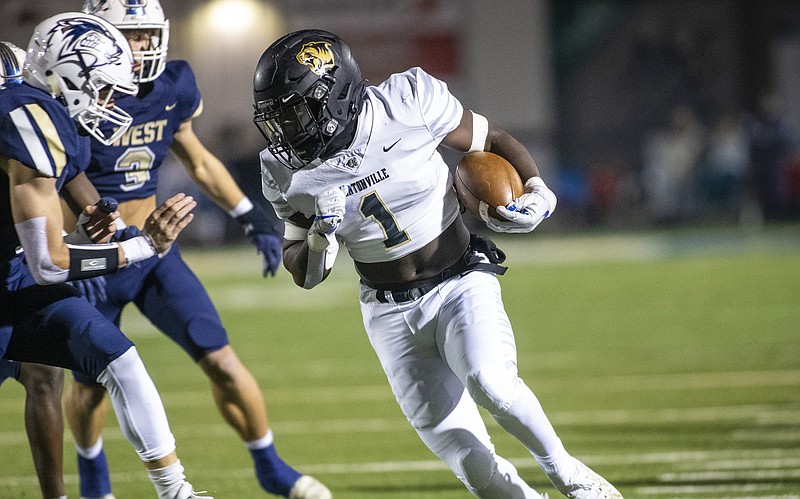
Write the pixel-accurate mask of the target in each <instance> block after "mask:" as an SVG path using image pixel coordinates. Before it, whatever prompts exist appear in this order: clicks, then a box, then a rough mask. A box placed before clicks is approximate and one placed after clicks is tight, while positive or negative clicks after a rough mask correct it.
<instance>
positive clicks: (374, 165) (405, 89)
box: [261, 68, 464, 263]
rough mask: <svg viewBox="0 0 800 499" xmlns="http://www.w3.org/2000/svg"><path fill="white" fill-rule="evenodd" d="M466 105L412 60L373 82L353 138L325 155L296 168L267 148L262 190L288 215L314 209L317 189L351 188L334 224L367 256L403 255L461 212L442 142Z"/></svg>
mask: <svg viewBox="0 0 800 499" xmlns="http://www.w3.org/2000/svg"><path fill="white" fill-rule="evenodd" d="M463 112H464V109H463V107H462V105H461V103H460V102H459V101H458V100H457V99H456V98H455V97H454V96H453V95H452V94H451V93H450V92H449V91H448V89H447V85H446V84H445V83H444V82H442V81H440V80H438V79H436V78H434V77H432V76H431V75H429V74H427V73H425V72H424V71H423V70H422V69H420V68H412V69H409V70H408V71H405V72H404V73H399V74H395V75H392V76H391V77H389V79H387V80H386V81H385V82H383V83H382V84H380V85H378V86H370V87H367V96H366V98H365V99H364V106H363V108H362V111H361V114H360V115H359V117H358V126H357V129H356V135H355V138H354V140H353V143H352V144H351V145H350V147H348V148H347V149H344V150H342V151H340V152H339V153H338V154H336V155H335V156H334V157H332V158H330V159H328V160H327V161H324V162H320V161H319V160H317V161H315V162H313V163H312V164H310V165H308V166H306V167H305V168H303V169H300V170H290V169H288V168H286V167H285V166H283V165H282V164H281V163H279V162H278V161H277V160H275V159H274V158H273V156H272V154H270V152H269V151H267V150H264V151H262V152H261V175H262V189H263V192H264V196H265V197H266V198H267V199H268V200H269V201H270V202H271V203H272V205H273V207H274V208H275V211H276V213H277V214H278V216H280V217H281V218H283V219H288V218H289V217H290V216H291V215H292V214H294V213H297V212H300V213H302V214H303V215H305V216H306V217H313V216H314V199H315V196H317V195H318V194H320V193H322V192H323V191H324V190H326V189H328V188H330V187H334V186H338V187H341V188H342V189H343V190H344V192H345V193H346V194H347V198H346V205H345V210H346V212H345V216H344V221H343V222H342V224H341V225H340V227H339V229H338V231H337V232H336V235H337V238H338V239H339V242H340V243H341V244H343V245H344V246H345V247H346V248H347V250H348V252H349V253H350V256H351V257H352V258H353V259H354V260H356V261H358V262H364V263H375V262H385V261H391V260H397V259H398V258H401V257H403V256H406V255H408V254H410V253H413V252H414V251H416V250H417V249H419V248H421V247H423V246H425V245H426V244H427V243H429V242H430V241H432V240H433V239H435V238H436V237H437V236H439V234H441V233H442V231H444V230H445V229H446V228H447V227H448V226H449V225H450V224H451V223H452V222H453V220H455V218H456V217H457V216H458V211H459V206H458V201H457V199H456V193H455V190H454V189H453V183H452V178H451V176H450V170H449V168H448V166H447V164H446V163H445V162H444V160H443V159H442V157H441V155H440V154H439V152H438V150H437V147H438V146H439V144H440V142H441V141H442V139H443V138H444V137H445V135H447V134H448V133H450V132H451V131H453V130H454V129H455V128H456V127H457V126H458V124H459V123H460V121H461V115H462V114H463Z"/></svg>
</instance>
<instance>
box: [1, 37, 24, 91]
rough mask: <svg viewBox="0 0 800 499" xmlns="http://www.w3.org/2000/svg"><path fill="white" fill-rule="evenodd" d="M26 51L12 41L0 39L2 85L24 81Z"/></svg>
mask: <svg viewBox="0 0 800 499" xmlns="http://www.w3.org/2000/svg"><path fill="white" fill-rule="evenodd" d="M24 64H25V51H24V50H22V49H21V48H19V47H17V46H16V45H14V44H13V43H11V42H2V41H0V85H4V84H6V83H22V66H23V65H24Z"/></svg>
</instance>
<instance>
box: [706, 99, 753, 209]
mask: <svg viewBox="0 0 800 499" xmlns="http://www.w3.org/2000/svg"><path fill="white" fill-rule="evenodd" d="M749 174H750V142H749V140H748V136H747V131H746V129H745V126H744V121H743V120H742V118H741V117H740V116H738V115H736V114H735V113H732V112H728V113H724V114H722V115H721V116H720V117H719V119H718V120H717V122H716V123H715V125H714V128H713V130H712V131H711V134H710V135H709V139H708V150H707V152H706V156H705V161H704V163H703V168H702V170H701V171H700V177H699V189H700V194H701V196H700V200H701V202H702V203H703V207H702V210H703V212H704V213H705V214H707V215H711V216H713V217H714V218H721V219H723V220H725V219H727V220H737V219H738V218H739V216H740V215H741V208H742V204H743V201H744V199H743V196H744V194H745V186H746V183H747V179H748V175H749Z"/></svg>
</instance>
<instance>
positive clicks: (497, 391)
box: [467, 368, 522, 414]
mask: <svg viewBox="0 0 800 499" xmlns="http://www.w3.org/2000/svg"><path fill="white" fill-rule="evenodd" d="M521 384H522V380H521V379H520V378H519V377H518V376H517V372H516V369H503V368H482V369H475V370H473V371H470V372H469V374H467V390H468V391H469V394H470V396H471V397H472V400H474V401H475V403H476V404H478V405H479V406H481V407H483V408H484V409H486V410H487V411H489V412H490V413H492V414H497V413H501V412H505V411H506V410H508V408H509V407H511V405H512V404H513V403H514V401H515V400H516V399H517V396H518V394H519V387H520V385H521Z"/></svg>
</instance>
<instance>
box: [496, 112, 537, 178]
mask: <svg viewBox="0 0 800 499" xmlns="http://www.w3.org/2000/svg"><path fill="white" fill-rule="evenodd" d="M486 150H487V151H489V152H492V153H495V154H497V155H499V156H502V157H503V158H505V159H507V160H508V162H509V163H511V164H512V165H513V166H514V168H515V169H516V170H517V171H518V172H519V175H520V178H522V181H523V182H525V181H526V180H528V179H529V178H531V177H538V176H539V167H538V166H537V165H536V161H534V159H533V157H532V156H531V154H530V152H528V149H526V148H525V146H524V145H522V144H521V143H520V142H519V141H518V140H517V139H515V138H514V137H512V136H511V135H510V134H508V133H507V132H505V131H504V130H502V129H500V128H497V127H496V126H494V125H491V124H490V125H489V135H488V139H487V141H486Z"/></svg>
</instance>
